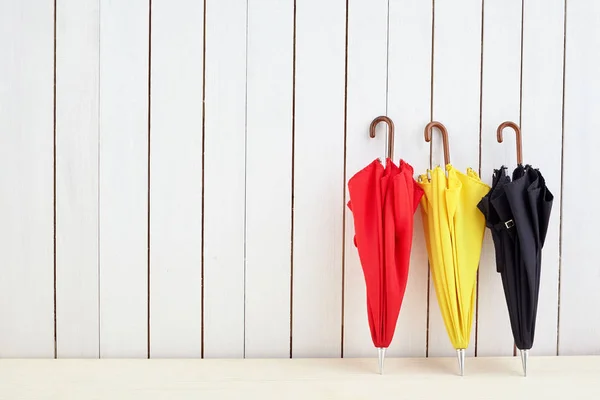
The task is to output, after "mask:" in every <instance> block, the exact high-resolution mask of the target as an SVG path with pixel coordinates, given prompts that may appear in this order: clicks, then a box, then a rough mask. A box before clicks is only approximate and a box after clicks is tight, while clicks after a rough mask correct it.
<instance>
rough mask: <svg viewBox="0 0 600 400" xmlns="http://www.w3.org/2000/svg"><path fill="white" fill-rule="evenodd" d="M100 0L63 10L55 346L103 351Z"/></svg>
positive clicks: (71, 0) (61, 353) (85, 352)
mask: <svg viewBox="0 0 600 400" xmlns="http://www.w3.org/2000/svg"><path fill="white" fill-rule="evenodd" d="M99 24H100V8H99V3H98V1H97V0H86V1H80V0H66V1H59V2H57V10H56V330H57V333H56V347H57V356H58V357H69V358H72V357H98V356H99V343H100V342H99V340H100V338H99V315H98V104H99V84H100V80H99V78H100V71H99V65H98V63H99V56H100V41H99V40H100V37H99V34H100V31H99V28H100V27H99Z"/></svg>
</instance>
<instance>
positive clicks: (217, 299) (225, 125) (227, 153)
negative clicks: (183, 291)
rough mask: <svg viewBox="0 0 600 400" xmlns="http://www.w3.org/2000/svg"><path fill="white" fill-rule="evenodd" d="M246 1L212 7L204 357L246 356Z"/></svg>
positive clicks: (213, 0)
mask: <svg viewBox="0 0 600 400" xmlns="http://www.w3.org/2000/svg"><path fill="white" fill-rule="evenodd" d="M246 6H247V2H246V1H245V0H229V1H221V0H208V1H207V3H206V83H205V86H206V110H205V112H206V115H205V122H204V124H205V127H204V132H205V139H204V145H205V152H204V157H205V160H204V168H205V169H204V356H205V357H235V358H241V357H243V356H244V262H245V261H244V239H245V236H244V235H245V232H244V226H245V221H244V218H245V213H244V211H245V203H244V202H245V191H246V187H245V163H246V161H245V151H246V135H245V129H246Z"/></svg>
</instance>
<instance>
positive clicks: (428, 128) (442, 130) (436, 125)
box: [425, 121, 450, 165]
mask: <svg viewBox="0 0 600 400" xmlns="http://www.w3.org/2000/svg"><path fill="white" fill-rule="evenodd" d="M433 128H438V130H439V131H440V133H441V134H442V141H443V144H444V163H446V165H448V164H450V145H449V144H448V130H447V129H446V127H445V126H444V124H442V123H441V122H438V121H431V122H430V123H428V124H427V126H425V141H426V142H431V131H433Z"/></svg>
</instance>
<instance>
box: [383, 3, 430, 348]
mask: <svg viewBox="0 0 600 400" xmlns="http://www.w3.org/2000/svg"><path fill="white" fill-rule="evenodd" d="M389 10H390V11H389V13H390V15H389V21H390V23H389V46H388V48H389V54H388V72H387V73H388V116H389V117H390V118H392V120H393V121H394V124H395V126H396V135H395V139H394V147H395V148H394V155H395V156H394V161H395V162H396V163H397V162H398V161H399V160H400V159H401V158H402V159H404V160H406V161H407V162H408V163H409V164H411V165H412V166H413V168H414V169H415V175H417V174H420V173H423V172H425V170H426V169H427V168H428V167H429V145H428V144H427V143H425V141H424V140H423V128H424V127H425V125H427V123H428V122H429V116H430V111H431V110H430V108H431V55H432V53H431V24H432V8H431V4H430V3H428V2H424V1H420V0H391V1H390V3H389ZM407 54H410V62H407V59H406V55H407ZM420 213H421V210H419V209H417V211H416V213H415V220H414V229H413V245H412V252H411V259H410V269H409V275H408V283H407V286H406V292H405V294H404V300H403V302H402V308H401V310H400V317H399V318H398V324H397V326H396V333H395V335H394V337H395V339H394V341H393V342H392V345H391V346H390V349H389V355H390V356H411V357H418V356H424V355H425V348H426V340H427V334H426V330H427V268H428V264H427V249H426V248H425V238H424V236H423V224H422V219H421V214H420Z"/></svg>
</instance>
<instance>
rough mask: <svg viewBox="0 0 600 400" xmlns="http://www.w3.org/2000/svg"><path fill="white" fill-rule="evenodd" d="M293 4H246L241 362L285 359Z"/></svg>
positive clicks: (287, 346)
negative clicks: (245, 123) (245, 121)
mask: <svg viewBox="0 0 600 400" xmlns="http://www.w3.org/2000/svg"><path fill="white" fill-rule="evenodd" d="M293 15H294V2H293V1H292V0H286V1H276V0H270V1H256V0H252V1H250V2H249V3H248V50H247V51H248V80H247V90H248V92H247V113H248V114H247V127H246V129H247V130H246V137H247V144H246V145H247V148H246V151H247V156H246V157H247V158H246V286H245V289H246V290H245V296H246V303H245V304H246V321H245V329H246V332H245V335H246V336H245V346H246V347H245V355H246V357H258V356H260V357H289V355H290V333H291V332H290V325H291V323H290V289H291V288H290V272H291V265H290V264H291V253H290V252H291V200H292V193H291V190H292V78H293V57H292V56H293V28H294V21H293Z"/></svg>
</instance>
